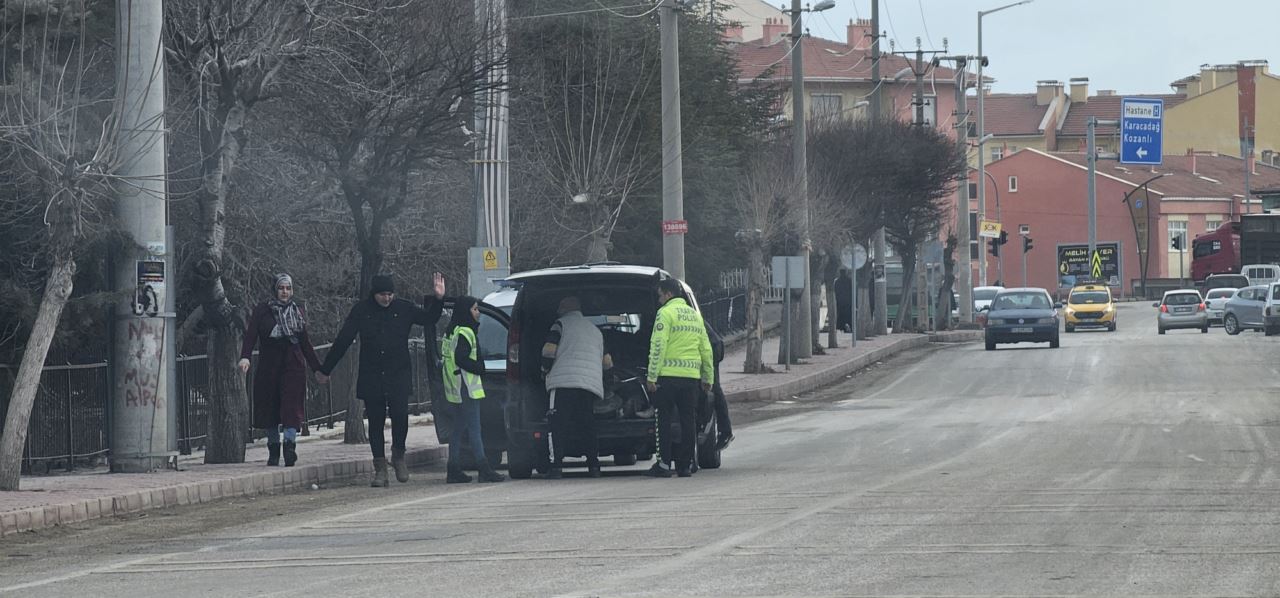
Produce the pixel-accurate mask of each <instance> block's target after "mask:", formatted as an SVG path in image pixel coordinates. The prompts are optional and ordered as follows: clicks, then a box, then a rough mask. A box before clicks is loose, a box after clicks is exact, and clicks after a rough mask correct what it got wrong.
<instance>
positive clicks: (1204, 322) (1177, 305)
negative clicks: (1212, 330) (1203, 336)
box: [1152, 289, 1209, 334]
mask: <svg viewBox="0 0 1280 598" xmlns="http://www.w3.org/2000/svg"><path fill="white" fill-rule="evenodd" d="M1152 306H1153V307H1156V308H1159V309H1160V314H1159V315H1158V316H1157V317H1156V332H1159V333H1160V334H1164V333H1165V331H1167V330H1174V329H1178V328H1199V329H1200V332H1203V333H1208V332H1209V314H1208V312H1206V311H1205V305H1204V298H1203V297H1201V296H1200V291H1197V290H1195V289H1179V290H1176V291H1165V294H1164V297H1163V298H1162V299H1161V300H1159V301H1157V302H1155V303H1153V304H1152Z"/></svg>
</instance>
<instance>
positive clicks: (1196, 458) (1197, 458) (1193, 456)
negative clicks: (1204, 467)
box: [1187, 455, 1204, 463]
mask: <svg viewBox="0 0 1280 598" xmlns="http://www.w3.org/2000/svg"><path fill="white" fill-rule="evenodd" d="M1187 458H1188V459H1191V460H1192V461H1195V462H1197V463H1204V459H1201V458H1200V457H1197V456H1195V455H1187Z"/></svg>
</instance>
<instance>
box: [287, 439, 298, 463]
mask: <svg viewBox="0 0 1280 598" xmlns="http://www.w3.org/2000/svg"><path fill="white" fill-rule="evenodd" d="M297 462H298V443H296V442H294V441H292V440H286V441H284V466H285V467H293V464H294V463H297Z"/></svg>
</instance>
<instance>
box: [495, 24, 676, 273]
mask: <svg viewBox="0 0 1280 598" xmlns="http://www.w3.org/2000/svg"><path fill="white" fill-rule="evenodd" d="M619 21H620V19H616V18H609V16H608V15H605V14H590V15H582V16H579V17H577V18H572V19H533V20H531V21H526V23H528V25H526V26H525V28H524V29H523V30H522V31H520V32H519V35H520V37H521V42H522V45H523V46H524V47H530V48H535V49H538V50H541V51H534V52H528V53H526V54H523V55H517V56H514V57H513V67H514V68H513V71H514V74H515V78H514V81H513V83H514V84H515V85H516V86H518V87H519V88H520V90H521V94H520V95H521V97H523V98H525V100H524V101H523V102H518V103H517V105H516V107H515V108H516V109H515V110H514V112H516V114H517V117H518V118H516V123H517V126H518V129H517V130H518V132H519V136H520V138H522V139H524V140H526V143H527V145H528V151H527V152H526V155H527V156H528V157H529V158H531V159H532V161H533V162H535V163H536V164H537V165H538V168H537V170H538V171H539V172H541V173H542V175H543V176H542V178H543V179H544V183H545V184H546V186H547V188H548V192H547V193H545V196H546V197H545V198H544V199H545V200H546V201H547V203H548V204H549V205H547V206H546V207H547V208H548V209H549V210H551V211H552V213H554V214H555V215H556V218H555V220H556V222H557V224H558V225H559V226H561V227H563V228H564V229H566V230H567V231H569V232H571V233H572V234H574V235H576V236H577V238H576V239H575V240H574V241H573V242H572V243H570V244H568V245H567V246H566V247H565V249H567V248H568V247H573V246H576V245H577V242H578V241H581V240H583V239H586V240H587V249H586V252H585V253H586V255H585V257H586V260H587V261H588V262H601V261H605V260H607V259H608V258H609V250H610V247H611V237H612V235H613V231H614V228H615V227H616V226H617V224H618V219H619V217H620V216H621V214H622V211H623V209H624V207H625V206H626V203H627V200H628V199H629V198H630V197H631V195H632V194H633V193H634V192H635V191H636V190H637V189H639V188H641V187H642V186H644V185H645V184H647V183H648V182H649V181H651V180H653V179H654V178H655V177H656V175H657V172H658V170H657V169H656V168H655V166H656V164H655V160H653V159H652V156H650V155H649V154H648V153H646V152H645V151H643V147H642V143H643V141H644V140H643V136H642V135H641V131H640V128H641V127H640V124H641V119H642V115H643V114H644V111H645V108H646V104H651V103H652V102H653V101H655V99H656V97H655V96H656V93H657V91H658V82H657V81H656V76H657V61H658V59H659V56H658V51H657V50H658V49H657V47H656V43H655V41H656V40H655V39H654V38H655V36H654V35H653V34H652V31H651V30H649V29H648V28H644V29H639V30H637V29H635V28H632V27H630V24H629V23H620V22H619ZM551 48H554V49H555V51H547V50H549V49H551ZM553 261H554V258H553Z"/></svg>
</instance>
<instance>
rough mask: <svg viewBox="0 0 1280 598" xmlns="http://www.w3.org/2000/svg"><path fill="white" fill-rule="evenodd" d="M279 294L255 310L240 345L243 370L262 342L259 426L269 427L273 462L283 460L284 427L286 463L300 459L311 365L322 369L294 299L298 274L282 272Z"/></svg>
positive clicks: (256, 400) (256, 404)
mask: <svg viewBox="0 0 1280 598" xmlns="http://www.w3.org/2000/svg"><path fill="white" fill-rule="evenodd" d="M274 291H275V297H274V298H273V299H271V300H270V301H263V302H262V303H259V304H258V305H257V307H255V308H254V309H253V315H252V316H251V317H250V318H249V324H248V326H247V327H246V328H245V332H244V345H243V347H241V349H240V371H241V372H244V373H248V372H249V364H250V362H249V358H250V357H252V356H253V349H254V347H255V346H257V347H258V371H257V375H255V376H254V379H253V427H255V428H261V429H263V430H266V432H267V450H268V455H269V456H268V458H267V465H270V466H275V465H279V464H280V455H281V450H280V449H281V443H280V431H281V428H283V429H284V447H283V448H284V451H283V453H284V464H285V467H293V464H294V463H297V461H298V450H297V437H298V429H299V428H301V427H302V420H303V417H304V415H303V413H304V410H303V406H304V402H305V400H306V397H307V366H310V367H311V369H312V370H319V369H320V360H319V359H318V358H317V357H316V350H315V348H314V347H312V345H311V339H310V338H309V337H308V336H307V325H306V317H305V313H304V311H303V308H302V305H300V304H299V303H298V302H297V301H294V298H293V278H292V277H290V276H289V275H288V274H277V275H276V279H275V286H274Z"/></svg>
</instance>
